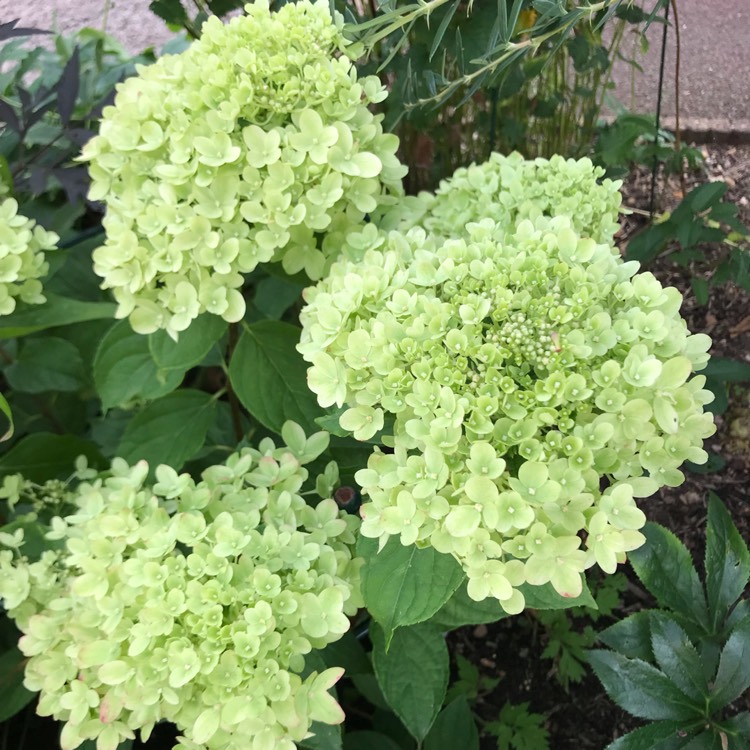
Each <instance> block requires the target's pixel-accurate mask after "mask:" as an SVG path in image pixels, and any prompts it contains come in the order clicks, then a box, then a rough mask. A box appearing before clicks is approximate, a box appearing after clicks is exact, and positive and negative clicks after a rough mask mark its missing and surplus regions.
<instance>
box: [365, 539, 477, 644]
mask: <svg viewBox="0 0 750 750" xmlns="http://www.w3.org/2000/svg"><path fill="white" fill-rule="evenodd" d="M377 549H378V542H377V540H376V539H367V538H366V537H363V536H360V538H359V541H358V544H357V551H358V553H359V554H360V555H361V556H362V557H364V558H365V564H364V567H363V568H362V596H363V597H364V600H365V606H366V607H367V609H368V610H369V612H370V614H371V615H372V616H373V617H374V618H375V619H376V620H377V621H378V622H379V623H380V625H381V626H382V628H383V630H384V632H385V636H386V648H388V644H389V643H390V641H391V638H392V637H393V631H394V630H395V629H396V628H399V627H403V626H404V625H415V624H417V623H419V622H424V621H425V620H428V619H429V618H430V617H432V615H434V614H435V612H437V611H438V610H439V609H440V607H442V606H443V604H445V602H446V601H448V599H449V598H450V596H451V594H453V592H454V591H455V590H456V589H457V588H458V587H459V585H460V584H461V582H462V581H463V580H464V573H463V570H462V569H461V566H460V565H459V564H458V563H457V562H456V560H455V558H454V557H452V556H451V555H443V554H440V553H439V552H437V551H435V549H433V548H432V547H425V548H424V549H418V548H417V547H416V546H414V545H410V546H408V547H405V546H404V545H403V544H401V542H400V541H399V540H398V539H397V538H396V537H391V538H390V539H389V540H388V542H387V544H386V545H385V547H384V548H383V549H382V550H381V551H380V552H378V551H377Z"/></svg>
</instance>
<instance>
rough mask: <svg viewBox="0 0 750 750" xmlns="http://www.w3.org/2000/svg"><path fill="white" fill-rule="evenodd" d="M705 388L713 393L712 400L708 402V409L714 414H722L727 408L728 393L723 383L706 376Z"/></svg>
mask: <svg viewBox="0 0 750 750" xmlns="http://www.w3.org/2000/svg"><path fill="white" fill-rule="evenodd" d="M705 388H706V390H707V391H711V393H713V394H714V400H713V401H712V402H711V403H710V404H708V407H707V409H708V411H710V412H711V414H714V415H718V414H723V413H724V412H725V411H726V410H727V409H728V408H729V395H728V394H727V389H726V386H725V385H724V383H722V382H721V380H719V379H717V378H706V386H705Z"/></svg>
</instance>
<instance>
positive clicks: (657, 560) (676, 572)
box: [630, 523, 709, 718]
mask: <svg viewBox="0 0 750 750" xmlns="http://www.w3.org/2000/svg"><path fill="white" fill-rule="evenodd" d="M643 534H644V535H645V537H646V544H644V545H643V546H642V547H641V548H639V549H637V550H633V552H631V553H630V563H631V565H632V566H633V569H634V570H635V572H636V574H637V575H638V577H639V578H640V579H641V581H643V584H644V585H645V586H646V588H647V589H648V590H649V591H650V592H651V593H652V594H653V595H654V596H655V597H656V600H657V601H658V602H659V604H660V606H662V607H665V608H667V609H673V610H675V611H676V612H678V613H680V614H682V615H684V616H685V617H687V618H689V619H690V620H692V621H693V622H695V623H696V624H698V625H699V626H700V627H702V628H704V629H708V627H709V619H708V608H707V607H706V597H705V595H704V593H703V587H702V586H701V582H700V580H699V579H698V573H697V572H696V570H695V566H694V565H693V561H692V558H691V557H690V553H689V552H688V551H687V549H686V548H685V546H684V545H683V544H682V542H680V540H679V539H678V538H677V537H676V536H675V535H674V534H673V533H672V532H671V531H668V530H667V529H665V528H664V527H663V526H659V525H658V524H655V523H647V524H646V526H645V527H644V528H643ZM664 718H669V717H664Z"/></svg>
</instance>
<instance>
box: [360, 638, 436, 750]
mask: <svg viewBox="0 0 750 750" xmlns="http://www.w3.org/2000/svg"><path fill="white" fill-rule="evenodd" d="M370 637H371V638H372V643H373V650H372V663H373V667H374V668H375V675H376V677H377V678H378V683H379V684H380V688H381V690H382V691H383V695H384V697H385V699H386V701H388V705H389V706H390V707H391V709H392V710H393V712H394V713H395V714H396V716H398V717H399V719H401V721H403V722H404V725H405V726H406V728H407V729H408V730H409V732H410V733H411V735H412V736H413V737H414V738H415V739H416V740H417V742H421V741H422V740H423V739H424V738H425V737H426V736H427V733H428V732H429V731H430V727H431V726H432V724H433V722H434V721H435V718H436V717H437V715H438V712H439V711H440V707H441V706H442V705H443V700H444V698H445V692H446V689H447V687H448V676H449V672H450V668H449V659H448V647H447V646H446V645H445V638H444V637H443V635H442V634H441V633H440V631H439V630H437V629H436V628H434V627H433V626H431V625H428V624H421V625H412V626H410V627H405V628H399V629H398V630H397V631H396V632H395V633H394V634H393V638H392V640H391V645H390V648H389V649H388V651H387V652H386V650H385V634H384V633H383V631H382V629H381V628H380V627H379V626H378V625H376V624H375V623H373V626H372V628H371V629H370Z"/></svg>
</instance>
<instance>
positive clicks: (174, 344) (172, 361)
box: [147, 313, 227, 376]
mask: <svg viewBox="0 0 750 750" xmlns="http://www.w3.org/2000/svg"><path fill="white" fill-rule="evenodd" d="M226 330H227V322H226V321H225V320H222V319H221V318H220V317H218V316H217V315H211V314H210V313H204V314H203V315H199V316H198V317H197V318H196V319H195V320H194V321H193V322H192V323H191V324H190V328H189V329H188V330H187V331H183V333H181V334H180V338H179V339H178V340H177V341H174V340H173V339H172V338H170V336H169V335H168V334H167V332H166V331H157V332H156V333H152V334H151V335H150V336H148V337H147V340H148V350H149V352H150V353H151V357H152V359H153V360H154V362H155V363H156V366H157V368H158V370H159V373H160V374H161V375H162V376H164V375H165V374H166V372H167V371H168V370H178V371H179V372H180V373H185V372H187V371H188V370H189V369H190V368H191V367H195V366H196V365H199V364H200V363H201V362H202V361H203V360H204V359H205V358H206V355H207V354H208V353H209V352H210V351H211V349H212V348H213V346H214V344H216V342H217V341H219V339H220V338H221V337H222V336H223V335H224V333H225V332H226Z"/></svg>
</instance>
